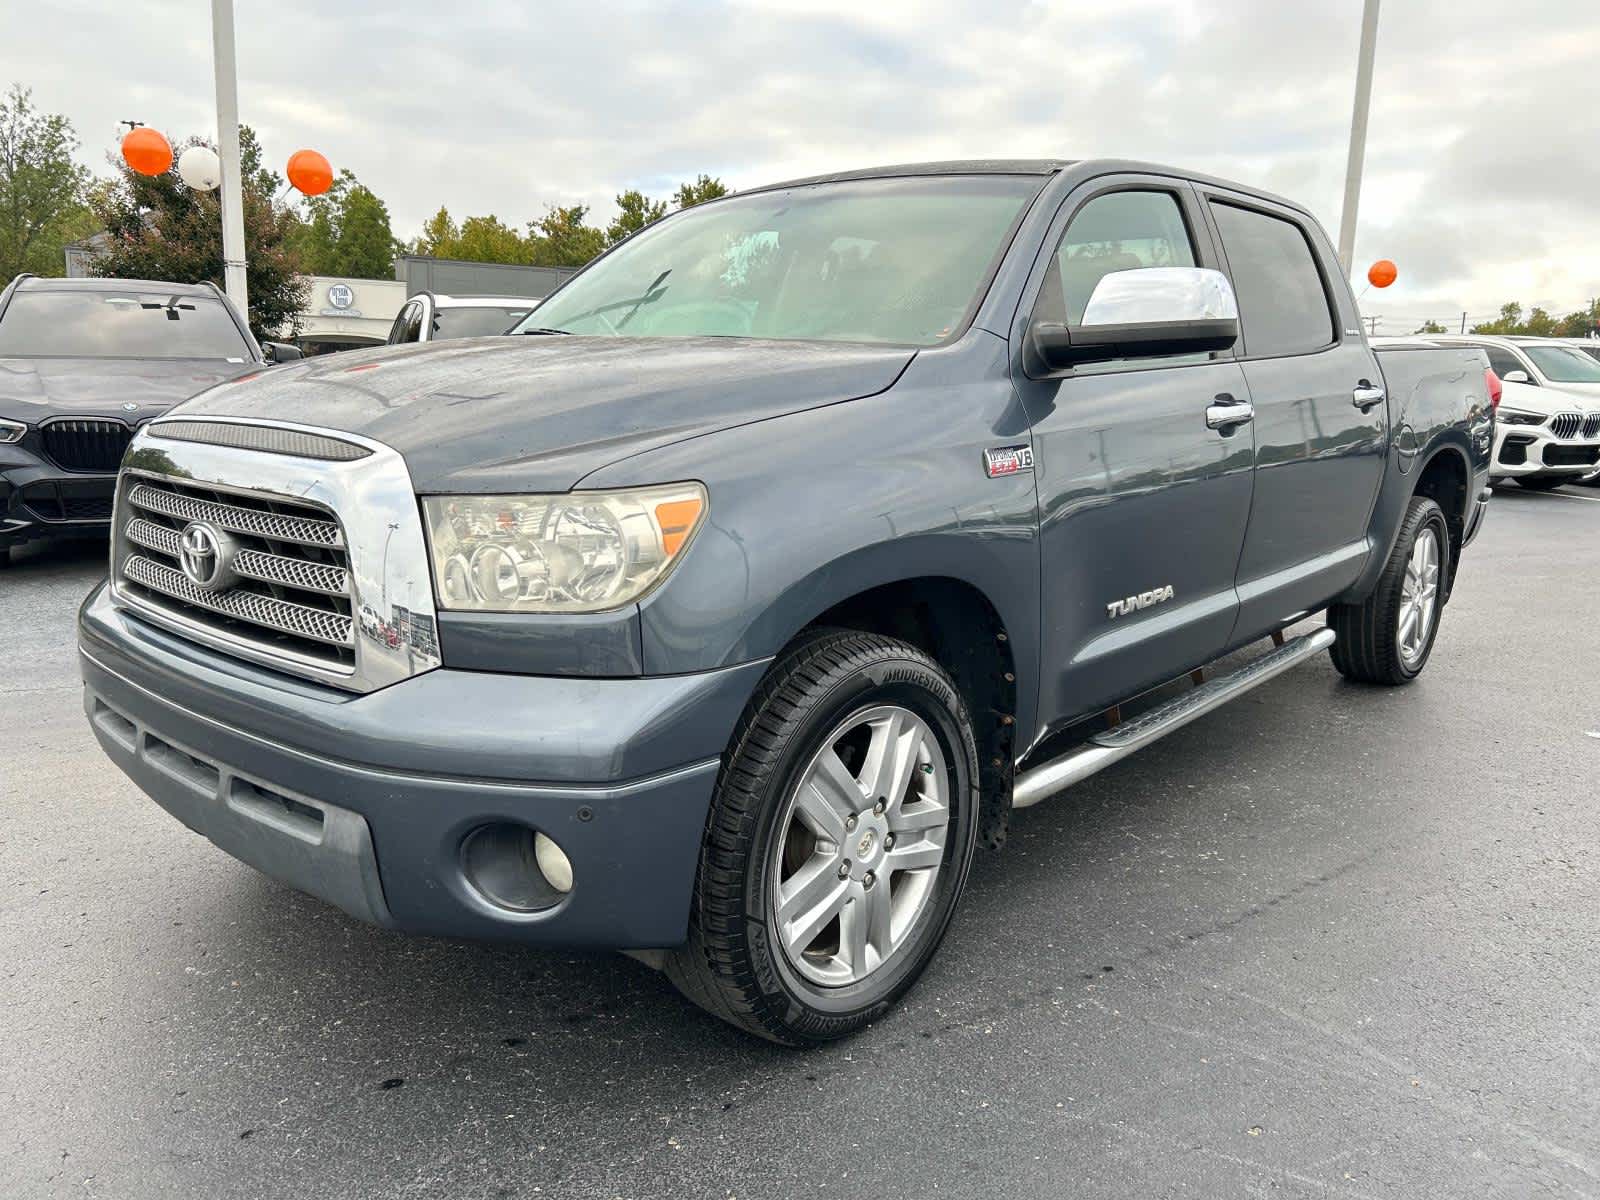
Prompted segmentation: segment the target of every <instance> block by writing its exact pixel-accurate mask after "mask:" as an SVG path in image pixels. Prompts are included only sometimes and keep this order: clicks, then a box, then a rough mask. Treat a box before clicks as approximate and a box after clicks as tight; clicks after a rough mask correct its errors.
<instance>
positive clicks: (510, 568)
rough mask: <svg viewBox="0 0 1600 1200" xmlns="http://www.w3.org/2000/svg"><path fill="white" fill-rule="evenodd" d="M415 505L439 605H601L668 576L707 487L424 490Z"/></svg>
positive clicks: (632, 596)
mask: <svg viewBox="0 0 1600 1200" xmlns="http://www.w3.org/2000/svg"><path fill="white" fill-rule="evenodd" d="M422 512H423V516H424V518H425V519H426V524H427V527H428V549H429V552H430V553H431V554H432V556H433V581H434V591H435V592H436V593H437V595H438V598H439V607H440V608H443V609H454V610H457V611H467V612H529V613H590V612H604V611H606V610H607V609H613V608H621V607H622V606H623V605H625V604H632V603H633V602H634V601H635V600H638V599H639V598H640V597H641V596H643V595H644V594H645V593H646V592H648V591H649V590H650V589H651V588H653V587H655V586H656V585H657V584H658V583H660V582H661V581H662V580H663V579H664V578H666V575H667V572H668V571H670V570H671V569H672V565H673V563H675V562H676V561H677V560H678V559H679V558H680V557H681V556H682V553H683V550H684V548H685V547H686V546H688V544H689V542H690V540H691V539H692V538H693V537H694V535H695V531H696V530H698V529H699V528H700V524H701V522H702V521H703V520H704V518H705V513H706V490H705V488H704V487H702V486H701V485H700V484H698V483H673V484H667V485H666V486H663V487H649V488H637V489H634V490H632V491H626V492H568V493H566V494H564V495H558V496H425V497H423V500H422Z"/></svg>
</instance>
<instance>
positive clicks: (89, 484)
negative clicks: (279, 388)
mask: <svg viewBox="0 0 1600 1200" xmlns="http://www.w3.org/2000/svg"><path fill="white" fill-rule="evenodd" d="M111 486H112V485H111V481H110V480H109V479H61V480H54V479H45V480H40V481H39V482H37V483H30V484H26V485H24V486H23V487H22V488H21V489H20V491H19V498H20V499H21V501H22V506H23V508H24V509H26V510H27V515H29V516H31V517H32V518H33V519H34V520H36V521H44V522H46V523H47V524H51V525H54V524H61V523H71V522H75V521H82V522H96V523H99V522H103V521H109V520H111Z"/></svg>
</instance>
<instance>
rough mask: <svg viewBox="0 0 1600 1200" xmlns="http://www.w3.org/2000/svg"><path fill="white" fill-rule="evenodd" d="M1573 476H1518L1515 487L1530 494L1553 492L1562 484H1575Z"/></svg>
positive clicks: (1575, 480)
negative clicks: (1521, 488)
mask: <svg viewBox="0 0 1600 1200" xmlns="http://www.w3.org/2000/svg"><path fill="white" fill-rule="evenodd" d="M1576 482H1577V476H1575V475H1519V476H1517V486H1518V487H1524V488H1527V489H1528V490H1529V491H1530V492H1553V491H1555V490H1556V488H1558V487H1560V486H1561V485H1562V484H1564V483H1576Z"/></svg>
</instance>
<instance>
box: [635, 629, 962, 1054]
mask: <svg viewBox="0 0 1600 1200" xmlns="http://www.w3.org/2000/svg"><path fill="white" fill-rule="evenodd" d="M976 780H977V762H976V751H975V749H974V743H973V736H972V728H971V722H970V719H969V718H968V715H967V712H966V707H965V705H964V704H963V703H962V700H961V697H960V695H959V693H958V692H957V691H956V689H955V686H954V684H952V683H951V681H950V678H949V676H948V675H946V674H945V672H944V671H943V670H942V669H941V668H940V667H939V665H938V664H937V663H935V662H934V661H933V660H932V659H930V658H929V657H928V656H927V655H925V654H923V653H922V652H921V651H920V650H917V649H916V648H915V647H913V646H910V645H908V644H906V643H904V642H899V641H895V640H894V639H891V638H884V637H879V636H876V635H870V634H860V633H848V632H837V633H827V634H824V635H821V636H819V637H817V638H815V639H812V640H809V641H807V642H805V643H804V644H802V645H801V646H799V647H798V648H796V649H795V650H793V651H792V652H790V653H789V654H787V655H786V656H785V657H784V658H783V659H782V660H781V661H780V662H779V663H778V664H776V665H775V666H774V668H773V670H772V672H771V673H770V674H769V676H768V678H767V681H766V682H765V683H764V684H763V685H762V687H761V689H760V691H759V692H758V693H757V694H756V697H755V699H754V700H753V701H752V702H751V705H750V708H749V709H748V710H747V712H746V714H745V717H744V719H743V721H742V722H741V724H740V728H739V731H738V733H737V734H736V735H735V739H734V745H733V749H732V751H731V752H730V754H729V757H728V760H727V762H726V763H725V765H724V767H723V770H722V774H721V776H720V777H719V779H718V783H717V790H716V794H715V796H714V797H713V800H712V808H711V814H710V818H709V821H708V824H707V830H706V839H705V843H704V846H703V847H702V850H701V857H700V870H699V874H698V878H697V881H696V894H695V905H694V911H693V913H692V914H691V918H690V936H689V941H688V943H687V945H685V946H684V947H683V948H682V949H681V950H678V951H674V952H673V953H672V954H670V955H669V956H668V959H667V963H666V968H667V974H668V977H669V978H671V979H672V981H673V982H674V983H675V984H676V985H677V986H678V988H679V989H680V990H681V991H682V992H683V993H684V994H685V995H686V996H688V997H689V998H690V999H691V1000H694V1001H695V1002H696V1003H697V1004H700V1005H701V1006H702V1007H704V1008H705V1009H707V1010H708V1011H710V1012H711V1013H713V1014H715V1015H716V1016H718V1017H721V1018H722V1019H723V1020H726V1021H728V1022H730V1023H732V1024H734V1025H737V1026H739V1027H740V1028H742V1029H746V1030H749V1031H750V1032H752V1033H755V1034H759V1035H760V1036H762V1037H765V1038H769V1039H771V1040H773V1041H777V1042H782V1043H786V1044H790V1045H804V1044H810V1043H817V1042H824V1041H829V1040H832V1039H834V1038H839V1037H844V1036H846V1035H848V1034H851V1033H853V1032H855V1031H856V1030H857V1029H859V1028H861V1026H863V1025H865V1024H867V1023H868V1022H870V1021H871V1020H873V1019H874V1018H876V1017H878V1016H879V1015H881V1014H882V1013H883V1012H885V1011H886V1010H887V1009H888V1008H889V1006H890V1005H891V1004H892V1003H893V1002H894V1001H895V1000H896V999H897V998H898V997H899V996H900V995H902V994H903V993H904V992H905V991H906V989H908V988H909V987H910V986H911V985H912V984H913V983H914V982H915V981H916V979H917V977H918V976H919V975H920V974H921V973H922V971H923V969H924V968H925V967H926V966H927V964H928V961H929V960H930V959H931V958H932V957H933V953H934V951H935V950H936V949H937V948H938V945H939V942H940V941H941V940H942V938H943V937H944V933H945V930H946V929H947V928H948V926H949V923H950V919H951V916H952V914H953V913H954V911H955V906H956V901H957V900H958V899H959V897H960V895H961V892H962V889H963V887H964V886H965V883H966V876H967V871H968V868H969V867H970V865H971V862H972V854H973V848H974V846H975V844H976V833H977V820H976V816H977V804H976V791H975V785H976Z"/></svg>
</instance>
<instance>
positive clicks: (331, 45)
mask: <svg viewBox="0 0 1600 1200" xmlns="http://www.w3.org/2000/svg"><path fill="white" fill-rule="evenodd" d="M4 5H5V7H6V8H7V9H9V10H10V12H9V15H8V19H7V20H6V21H5V23H4V25H5V36H4V38H3V40H0V82H6V81H13V80H14V81H17V82H21V83H23V84H25V85H27V86H31V87H32V88H33V89H34V99H35V102H36V103H37V104H38V105H39V106H40V107H42V108H44V109H46V110H51V111H59V112H63V113H66V114H67V115H68V116H70V117H71V118H72V120H73V121H74V122H75V124H76V125H77V128H78V132H79V134H80V136H81V137H82V139H83V142H84V151H83V153H84V159H85V161H86V162H89V163H90V164H91V165H92V166H95V167H96V168H98V169H101V170H103V169H104V155H105V152H106V151H107V150H108V149H109V148H110V147H111V146H112V144H113V141H114V138H115V135H116V122H117V121H118V120H119V119H121V118H125V117H126V118H137V119H139V120H142V121H145V122H148V123H150V124H153V125H157V126H159V127H161V128H164V129H165V130H167V131H168V132H169V133H171V134H173V135H174V136H183V135H186V134H189V133H192V132H203V133H206V134H211V133H213V132H214V127H215V122H216V115H215V108H214V95H213V91H212V77H211V58H210V53H211V40H210V22H209V17H208V8H209V6H208V5H207V4H206V3H205V2H204V0H182V2H177V0H172V2H158V0H142V2H141V3H138V4H128V3H126V2H123V0H117V2H89V0H51V2H50V3H48V4H43V5H38V4H28V5H24V3H23V0H4ZM237 8H238V37H239V94H240V106H241V113H242V117H243V119H244V120H245V121H246V122H248V123H250V124H253V125H254V126H255V127H256V128H257V130H258V131H259V133H260V135H261V138H262V141H263V143H264V145H265V147H266V151H267V154H268V156H269V158H270V159H272V160H273V161H275V162H276V163H278V164H280V169H281V163H282V162H283V161H284V160H285V159H287V157H288V155H289V153H290V152H291V151H293V150H295V149H297V148H298V147H300V146H302V145H305V146H312V147H315V148H317V149H320V150H321V151H323V152H324V153H325V154H327V155H328V157H329V158H330V159H331V160H332V161H333V163H334V165H335V167H336V168H338V167H349V168H350V169H351V170H353V171H354V172H355V173H356V175H357V176H359V177H360V179H361V180H362V182H364V183H366V184H367V185H368V186H370V187H371V188H373V190H375V191H376V192H377V193H378V194H379V195H380V196H382V197H383V198H384V200H385V201H386V202H387V203H388V205H389V209H390V213H391V215H392V217H393V224H394V229H395V232H396V234H398V235H399V236H400V237H402V238H408V237H410V236H412V235H413V234H415V233H416V232H417V230H418V228H419V226H420V225H421V223H422V221H423V220H424V219H425V218H426V217H427V216H428V215H429V214H430V213H431V212H432V211H433V210H435V209H436V208H437V207H438V206H439V205H440V204H445V205H447V206H448V207H449V208H450V210H451V212H452V213H454V214H455V215H456V216H457V217H458V218H459V217H460V216H463V215H466V214H472V213H484V212H493V213H495V214H496V215H497V216H499V217H500V218H501V219H502V220H505V221H508V222H511V223H514V224H521V223H524V222H526V221H527V220H529V219H531V218H533V217H536V216H538V215H539V214H540V213H542V212H543V211H544V209H545V207H546V206H547V205H550V204H557V203H559V204H571V203H585V204H590V205H592V206H593V208H594V210H595V218H596V219H597V220H598V221H599V222H601V223H603V222H604V221H605V220H606V219H607V217H608V216H609V211H610V209H611V207H612V204H611V197H612V196H613V195H614V194H615V193H616V192H617V191H619V190H621V189H623V188H627V187H639V188H642V189H644V190H645V191H646V192H653V193H656V194H664V193H667V192H670V191H671V189H672V188H673V187H674V186H675V185H676V183H677V182H678V181H679V180H682V179H685V178H690V177H693V176H694V175H695V174H697V173H699V172H702V171H704V172H708V173H711V174H714V175H720V176H721V177H722V178H723V179H724V180H725V181H726V182H728V183H729V184H730V185H732V186H734V187H739V186H750V185H754V184H758V183H763V182H769V181H772V180H775V179H780V178H786V177H790V176H794V175H801V174H806V173H810V172H815V171H822V170H833V169H840V168H847V167H852V166H866V165H872V164H876V163H883V162H897V161H913V160H922V159H937V158H960V157H975V156H1018V157H1047V156H1048V157H1071V158H1082V157H1090V156H1095V155H1115V156H1119V157H1136V158H1145V159H1151V160H1155V161H1160V162H1170V163H1176V164H1182V165H1185V166H1189V167H1193V168H1195V169H1198V170H1203V171H1207V172H1211V173H1214V174H1218V175H1222V176H1225V177H1228V178H1234V179H1239V180H1242V181H1245V182H1249V183H1254V184H1258V185H1262V186H1266V187H1268V188H1271V189H1273V190H1276V191H1279V192H1282V193H1285V194H1287V195H1289V196H1292V197H1294V198H1296V199H1298V200H1301V201H1302V202H1304V203H1306V204H1309V205H1310V206H1311V208H1312V209H1313V210H1314V211H1315V212H1316V213H1317V214H1318V215H1319V216H1320V217H1321V218H1322V219H1323V221H1324V222H1325V223H1326V224H1327V225H1328V227H1329V229H1330V230H1331V231H1335V233H1336V229H1335V227H1336V225H1337V222H1338V217H1339V204H1340V197H1341V188H1342V182H1343V174H1344V163H1345V150H1346V139H1347V137H1348V133H1349V121H1350V103H1351V96H1352V90H1353V86H1354V70H1355V57H1356V43H1357V39H1358V33H1359V27H1360V17H1361V14H1360V9H1361V4H1360V0H1115V2H1102V3H1085V2H1081V0H1060V2H1055V3H1042V2H1040V3H1034V2H1028V0H986V2H971V3H969V2H967V0H749V2H745V3H732V2H728V3H716V2H712V0H660V2H654V3H648V2H642V0H640V2H634V3H614V2H612V0H582V2H568V0H524V2H523V3H521V4H506V3H476V2H474V0H451V2H450V3H441V2H440V0H433V2H432V3H426V4H423V3H412V2H410V0H385V2H384V3H381V4H379V3H374V2H372V0H344V2H342V3H341V2H338V0H275V2H273V3H270V4H268V3H264V2H259V0H243V2H242V3H239V4H238V5H237ZM24 11H26V14H27V15H26V18H25V19H24V17H23V13H24ZM1597 47H1600V8H1597V7H1596V6H1595V5H1593V4H1584V3H1580V2H1579V0H1522V2H1521V3H1517V4H1507V3H1505V0H1448V2H1445V0H1439V2H1435V0H1384V6H1383V13H1382V18H1381V25H1380V32H1379V41H1378V58H1377V71H1376V77H1375V80H1376V81H1375V86H1374V99H1373V114H1372V126H1371V136H1370V140H1369V144H1368V157H1367V175H1366V183H1365V187H1364V190H1363V194H1362V208H1361V224H1360V231H1359V234H1360V236H1359V239H1358V246H1357V261H1358V262H1359V263H1362V264H1365V263H1368V262H1370V261H1371V260H1372V259H1374V258H1377V257H1389V258H1393V259H1394V260H1395V261H1396V262H1398V263H1399V265H1400V281H1399V282H1398V283H1397V284H1396V285H1395V286H1394V287H1392V288H1390V289H1388V291H1386V292H1382V293H1379V292H1377V291H1375V290H1374V291H1372V292H1369V293H1367V295H1366V296H1365V297H1364V298H1363V300H1362V304H1363V307H1364V309H1365V311H1366V312H1368V313H1369V314H1371V313H1377V314H1382V316H1383V317H1384V318H1385V320H1384V321H1383V325H1382V328H1383V330H1384V331H1386V332H1404V331H1405V329H1409V328H1410V327H1411V326H1413V325H1415V324H1416V323H1417V322H1419V321H1420V320H1421V319H1422V318H1423V317H1428V316H1431V317H1435V318H1438V319H1441V320H1449V321H1459V320H1460V314H1461V313H1462V311H1463V310H1465V311H1467V312H1468V314H1469V319H1477V318H1482V317H1485V316H1488V315H1490V314H1492V312H1493V311H1494V310H1495V309H1496V308H1498V306H1499V305H1500V304H1501V303H1502V302H1503V301H1505V300H1510V299H1515V300H1520V301H1521V302H1522V303H1523V304H1524V306H1531V305H1533V304H1541V305H1544V306H1546V307H1548V308H1550V309H1552V310H1553V311H1559V312H1566V311H1568V310H1570V309H1572V308H1575V307H1577V306H1579V305H1581V304H1583V303H1586V302H1587V300H1588V299H1589V298H1590V297H1592V296H1596V295H1600V68H1597V65H1596V54H1597V49H1596V48H1597ZM1402 325H1404V326H1405V329H1402V328H1401V326H1402Z"/></svg>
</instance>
